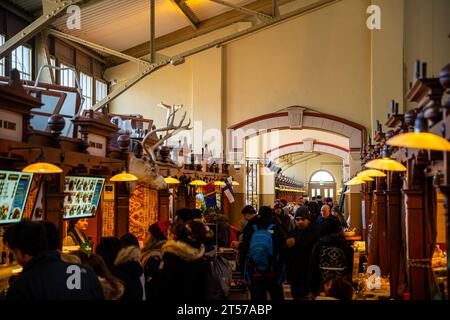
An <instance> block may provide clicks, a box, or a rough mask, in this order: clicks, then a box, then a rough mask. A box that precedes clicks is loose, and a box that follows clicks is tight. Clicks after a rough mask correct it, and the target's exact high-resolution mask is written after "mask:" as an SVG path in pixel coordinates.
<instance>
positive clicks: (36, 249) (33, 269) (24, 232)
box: [3, 221, 104, 300]
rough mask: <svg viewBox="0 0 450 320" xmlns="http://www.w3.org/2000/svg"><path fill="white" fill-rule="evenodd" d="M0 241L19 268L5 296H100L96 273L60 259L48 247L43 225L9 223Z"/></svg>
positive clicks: (37, 298)
mask: <svg viewBox="0 0 450 320" xmlns="http://www.w3.org/2000/svg"><path fill="white" fill-rule="evenodd" d="M3 241H4V243H5V244H6V245H7V246H8V247H9V248H10V250H11V251H12V252H13V253H14V256H15V258H16V260H17V262H18V263H19V264H20V265H21V266H23V271H22V272H21V274H20V276H19V277H18V279H17V280H15V281H14V282H13V283H12V284H11V287H10V288H9V289H8V293H7V295H6V299H7V300H103V299H104V295H103V290H102V287H101V285H100V282H99V280H98V278H97V275H96V274H95V273H94V272H93V271H92V270H90V269H84V268H83V267H81V266H78V265H70V264H68V263H66V262H63V261H62V260H61V254H60V253H59V252H58V251H56V250H48V239H47V235H46V227H45V226H44V225H43V224H41V223H36V222H30V221H22V222H19V223H17V224H15V225H13V226H11V227H10V228H9V229H7V231H6V232H5V235H4V240H3Z"/></svg>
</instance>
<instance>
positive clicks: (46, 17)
mask: <svg viewBox="0 0 450 320" xmlns="http://www.w3.org/2000/svg"><path fill="white" fill-rule="evenodd" d="M94 1H102V0H43V1H42V5H43V9H44V13H43V15H42V16H40V17H39V18H37V19H36V20H34V21H33V22H31V23H30V24H29V25H28V26H26V27H25V28H24V29H22V31H20V32H19V33H17V34H16V35H15V36H13V37H11V38H10V39H9V40H8V41H6V43H5V44H4V45H3V46H1V47H0V59H1V58H4V57H6V56H7V55H8V54H10V53H11V51H13V50H14V49H15V48H17V47H18V46H20V45H22V44H23V43H25V42H26V41H28V40H29V39H31V38H32V37H34V36H35V35H37V34H38V33H39V32H41V31H43V30H44V29H45V28H46V27H48V26H49V25H50V24H51V23H52V22H53V21H55V20H56V18H58V17H59V16H60V15H62V14H63V13H64V12H65V10H66V9H67V8H68V7H69V6H71V5H75V4H79V3H88V2H94Z"/></svg>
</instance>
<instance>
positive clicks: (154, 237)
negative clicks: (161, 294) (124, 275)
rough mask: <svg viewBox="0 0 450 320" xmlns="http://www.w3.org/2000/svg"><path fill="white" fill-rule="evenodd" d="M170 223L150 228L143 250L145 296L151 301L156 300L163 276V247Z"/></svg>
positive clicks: (142, 264)
mask: <svg viewBox="0 0 450 320" xmlns="http://www.w3.org/2000/svg"><path fill="white" fill-rule="evenodd" d="M168 226H169V221H158V222H156V223H154V224H152V225H150V226H149V227H148V232H147V236H146V238H145V242H144V248H143V249H142V256H141V260H140V263H141V266H142V268H144V276H145V296H146V299H147V300H149V301H151V300H155V299H156V295H157V292H156V290H157V284H158V282H159V279H160V275H161V264H162V247H163V245H164V243H165V242H166V241H167V228H168Z"/></svg>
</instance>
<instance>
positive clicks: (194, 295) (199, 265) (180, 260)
mask: <svg viewBox="0 0 450 320" xmlns="http://www.w3.org/2000/svg"><path fill="white" fill-rule="evenodd" d="M204 254H205V247H204V246H203V245H199V246H195V247H194V246H191V245H190V244H188V243H186V242H182V241H175V240H169V241H167V242H166V243H165V244H164V245H163V266H162V271H161V277H160V281H159V283H158V289H157V292H158V295H157V298H158V299H161V300H165V301H169V299H170V301H202V300H203V299H204V296H205V294H204V293H205V285H204V284H205V277H206V274H207V272H208V264H207V261H206V259H205V258H204Z"/></svg>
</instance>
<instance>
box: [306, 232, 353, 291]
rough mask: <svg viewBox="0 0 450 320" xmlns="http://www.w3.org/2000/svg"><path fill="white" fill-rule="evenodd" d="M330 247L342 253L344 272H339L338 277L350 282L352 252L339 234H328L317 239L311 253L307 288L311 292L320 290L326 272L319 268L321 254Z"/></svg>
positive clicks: (350, 247)
mask: <svg viewBox="0 0 450 320" xmlns="http://www.w3.org/2000/svg"><path fill="white" fill-rule="evenodd" d="M331 247H337V248H339V249H341V250H342V251H343V252H344V255H345V270H344V271H342V272H339V274H338V275H339V276H342V277H344V278H347V279H348V280H351V276H352V272H353V252H354V250H353V248H352V246H351V245H350V243H349V242H348V241H347V240H345V239H344V237H343V236H342V235H341V234H338V233H335V234H328V235H325V236H323V237H321V238H320V239H319V241H318V242H317V243H316V244H315V245H314V247H313V251H312V253H311V258H310V261H309V263H310V264H309V276H308V282H309V288H310V291H311V292H314V293H318V292H319V290H320V289H321V288H320V286H321V281H322V278H323V277H324V274H325V272H326V270H325V269H323V268H321V267H320V262H321V253H322V252H323V250H324V249H329V248H331Z"/></svg>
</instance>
